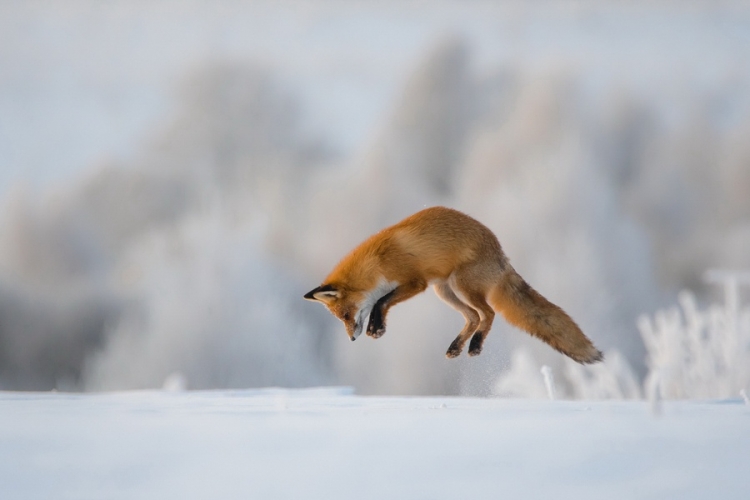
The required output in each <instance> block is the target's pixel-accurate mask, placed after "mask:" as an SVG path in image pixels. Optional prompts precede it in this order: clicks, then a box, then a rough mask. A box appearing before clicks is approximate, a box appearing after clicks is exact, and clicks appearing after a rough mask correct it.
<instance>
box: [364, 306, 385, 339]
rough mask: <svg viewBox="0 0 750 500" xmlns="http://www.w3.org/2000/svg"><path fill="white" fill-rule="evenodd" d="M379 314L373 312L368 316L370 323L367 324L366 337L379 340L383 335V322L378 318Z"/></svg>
mask: <svg viewBox="0 0 750 500" xmlns="http://www.w3.org/2000/svg"><path fill="white" fill-rule="evenodd" d="M379 316H380V315H379V314H376V313H375V312H373V314H372V315H371V316H370V321H369V323H367V332H366V333H367V335H368V336H369V337H372V338H374V339H379V338H380V337H382V336H383V334H384V333H385V324H384V323H383V320H382V319H381V318H379Z"/></svg>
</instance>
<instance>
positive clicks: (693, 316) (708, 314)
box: [638, 273, 750, 399]
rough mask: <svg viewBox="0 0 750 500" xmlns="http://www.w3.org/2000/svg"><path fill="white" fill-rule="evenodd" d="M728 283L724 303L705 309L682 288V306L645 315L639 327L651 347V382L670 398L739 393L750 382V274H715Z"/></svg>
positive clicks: (713, 276)
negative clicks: (749, 298) (744, 288)
mask: <svg viewBox="0 0 750 500" xmlns="http://www.w3.org/2000/svg"><path fill="white" fill-rule="evenodd" d="M708 279H709V280H710V281H714V282H716V281H719V282H722V283H723V285H724V304H712V305H711V306H709V307H708V308H707V309H704V310H701V309H699V307H698V305H697V303H696V299H695V297H694V295H693V294H692V293H690V292H682V293H680V296H679V303H680V307H679V308H677V307H675V308H671V309H667V310H662V311H658V312H657V313H656V314H655V315H654V317H653V318H651V317H649V316H645V315H644V316H641V317H640V318H639V320H638V328H639V330H640V332H641V336H642V337H643V341H644V343H645V344H646V349H647V350H648V360H647V361H648V367H649V374H648V376H647V378H646V382H645V386H646V387H652V388H657V387H658V389H659V392H660V395H661V396H662V397H664V398H668V399H682V398H697V399H706V398H728V397H737V395H738V394H739V393H740V391H741V390H743V389H746V388H747V387H748V386H750V306H745V307H741V305H740V295H739V285H740V283H744V284H749V283H750V274H747V273H745V274H740V273H709V275H708Z"/></svg>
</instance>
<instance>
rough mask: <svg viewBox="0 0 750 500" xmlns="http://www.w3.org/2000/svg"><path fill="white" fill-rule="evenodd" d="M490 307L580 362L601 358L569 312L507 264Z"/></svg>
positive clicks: (490, 297)
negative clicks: (535, 288) (537, 289)
mask: <svg viewBox="0 0 750 500" xmlns="http://www.w3.org/2000/svg"><path fill="white" fill-rule="evenodd" d="M488 298H489V302H490V305H491V306H492V308H493V309H495V310H496V311H498V312H500V313H501V314H502V315H503V316H505V319H506V320H507V321H508V323H510V324H512V325H514V326H517V327H518V328H520V329H522V330H524V331H526V332H528V333H530V334H531V335H533V336H534V337H537V338H538V339H540V340H542V341H544V342H546V343H547V344H549V345H550V346H551V347H552V348H553V349H556V350H557V351H560V352H561V353H563V354H565V355H566V356H568V357H569V358H571V359H573V360H574V361H577V362H579V363H595V362H597V361H601V360H602V359H603V356H602V353H601V351H599V350H598V349H597V348H596V347H594V344H592V343H591V341H590V340H589V339H588V337H586V335H584V334H583V332H582V331H581V329H580V328H579V327H578V325H576V323H575V321H573V320H572V319H571V318H570V316H568V315H567V314H566V313H565V311H563V310H562V309H560V308H559V307H558V306H556V305H555V304H553V303H552V302H550V301H549V300H547V299H545V298H544V297H542V295H541V294H540V293H539V292H537V291H536V290H534V289H533V288H531V286H530V285H529V284H528V283H526V281H524V279H523V278H522V277H521V276H520V275H519V274H518V273H517V272H516V271H515V270H514V269H513V268H512V267H510V266H508V268H507V269H506V270H505V272H504V276H503V279H502V280H501V281H500V283H499V284H497V285H496V286H495V287H494V288H493V290H492V291H491V292H490V295H489V297H488Z"/></svg>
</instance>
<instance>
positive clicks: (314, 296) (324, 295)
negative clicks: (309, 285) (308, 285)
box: [305, 285, 341, 303]
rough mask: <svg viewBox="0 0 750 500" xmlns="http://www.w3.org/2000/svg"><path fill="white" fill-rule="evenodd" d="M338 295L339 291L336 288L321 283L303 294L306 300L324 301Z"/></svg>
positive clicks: (339, 294) (329, 300) (335, 297)
mask: <svg viewBox="0 0 750 500" xmlns="http://www.w3.org/2000/svg"><path fill="white" fill-rule="evenodd" d="M340 296H341V292H339V291H338V290H336V288H335V287H334V286H333V285H322V286H319V287H318V288H315V289H313V290H310V291H309V292H307V293H306V294H305V298H306V299H307V300H317V301H319V302H326V303H327V302H331V301H332V300H335V299H338V298H339V297H340Z"/></svg>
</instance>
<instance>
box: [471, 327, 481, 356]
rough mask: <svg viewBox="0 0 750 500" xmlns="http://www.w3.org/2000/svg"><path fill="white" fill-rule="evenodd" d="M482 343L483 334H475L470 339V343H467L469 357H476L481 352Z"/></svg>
mask: <svg viewBox="0 0 750 500" xmlns="http://www.w3.org/2000/svg"><path fill="white" fill-rule="evenodd" d="M483 343H484V334H483V333H482V332H477V333H475V334H474V336H473V337H471V342H470V343H469V356H477V355H478V354H479V353H480V352H482V344H483Z"/></svg>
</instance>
